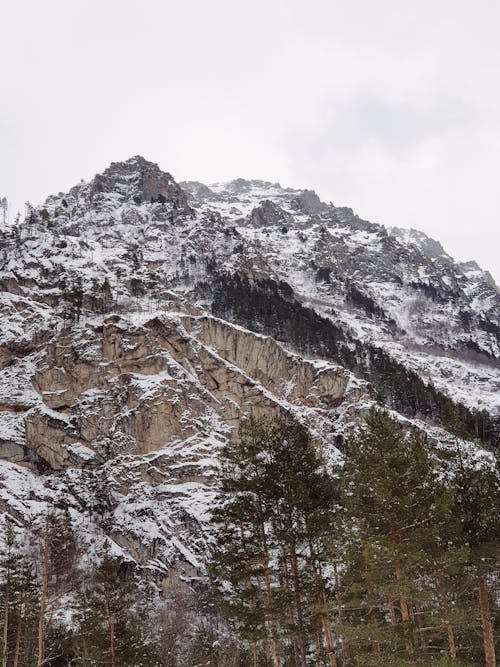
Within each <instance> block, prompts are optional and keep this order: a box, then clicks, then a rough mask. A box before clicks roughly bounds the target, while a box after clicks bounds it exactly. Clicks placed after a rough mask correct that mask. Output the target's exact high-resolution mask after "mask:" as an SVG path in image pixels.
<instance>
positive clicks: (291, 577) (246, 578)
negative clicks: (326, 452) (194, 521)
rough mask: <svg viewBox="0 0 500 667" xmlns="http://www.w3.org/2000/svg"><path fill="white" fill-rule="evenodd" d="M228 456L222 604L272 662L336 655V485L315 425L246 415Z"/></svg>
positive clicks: (330, 660) (219, 579) (220, 562)
mask: <svg viewBox="0 0 500 667" xmlns="http://www.w3.org/2000/svg"><path fill="white" fill-rule="evenodd" d="M222 461H223V464H222V468H221V487H222V493H221V497H220V505H219V508H218V510H217V511H216V512H214V523H215V525H216V527H217V528H218V529H219V531H220V532H219V533H218V538H217V543H216V548H215V551H214V555H213V559H212V573H213V574H214V575H215V580H216V585H217V586H218V587H219V588H220V590H221V592H222V593H223V595H224V597H225V599H226V601H228V600H229V601H230V603H231V604H230V611H229V613H228V612H227V609H226V614H227V615H228V617H229V618H230V619H231V620H232V621H233V623H234V624H235V627H236V629H237V630H238V631H239V632H240V635H241V636H242V637H243V638H245V639H252V640H253V641H254V643H255V642H256V641H257V639H260V638H262V648H263V652H264V655H265V656H266V657H267V658H268V659H269V658H272V661H273V664H274V665H281V664H290V665H295V666H296V667H303V666H305V665H306V662H307V660H308V657H307V656H308V655H311V656H312V655H314V656H315V660H316V663H315V664H318V665H323V664H325V661H326V664H328V665H330V666H333V665H335V664H336V657H335V652H334V645H333V638H332V634H331V629H330V614H329V605H328V590H327V583H326V576H325V572H324V564H325V558H326V556H325V554H326V546H325V545H326V543H327V541H328V539H329V538H330V536H331V528H332V525H333V524H332V521H331V517H330V512H331V508H332V504H333V497H334V488H333V482H332V479H331V477H330V476H329V474H328V473H327V472H326V470H325V466H324V463H323V462H322V461H321V459H320V458H319V457H318V455H317V454H316V452H315V449H314V446H313V444H312V441H311V437H310V434H309V433H308V431H307V429H306V428H305V427H304V426H302V425H301V424H300V423H299V422H297V421H296V420H295V419H294V418H292V417H291V416H290V415H284V416H282V417H279V418H276V419H274V420H266V419H254V418H250V419H248V420H247V421H246V422H245V423H244V424H243V425H242V427H241V429H240V433H239V439H238V440H237V441H236V442H233V443H230V444H229V445H228V447H227V448H226V450H225V451H224V453H223V455H222ZM238 613H243V614H244V620H243V621H242V619H241V618H238V616H237V614H238ZM242 629H244V632H242ZM254 648H255V647H254ZM257 660H258V657H257V651H256V650H254V664H258V662H257Z"/></svg>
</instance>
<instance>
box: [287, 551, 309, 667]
mask: <svg viewBox="0 0 500 667" xmlns="http://www.w3.org/2000/svg"><path fill="white" fill-rule="evenodd" d="M290 564H291V566H292V579H293V592H294V597H295V608H296V611H297V642H298V649H299V658H300V663H299V664H300V667H307V666H306V648H305V642H304V620H303V617H302V596H301V594H300V584H299V567H298V563H297V553H296V550H295V545H293V549H292V553H291V555H290Z"/></svg>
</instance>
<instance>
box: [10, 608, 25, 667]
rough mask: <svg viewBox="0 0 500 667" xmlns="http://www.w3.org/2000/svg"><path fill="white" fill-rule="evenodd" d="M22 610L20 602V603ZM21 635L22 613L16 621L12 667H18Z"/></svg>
mask: <svg viewBox="0 0 500 667" xmlns="http://www.w3.org/2000/svg"><path fill="white" fill-rule="evenodd" d="M21 609H22V602H21ZM22 634H23V615H22V612H21V611H20V612H19V618H18V620H17V630H16V648H15V649H14V659H13V661H12V667H18V665H19V656H20V654H21V637H22Z"/></svg>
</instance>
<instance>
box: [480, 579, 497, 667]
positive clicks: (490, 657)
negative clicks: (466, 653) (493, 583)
mask: <svg viewBox="0 0 500 667" xmlns="http://www.w3.org/2000/svg"><path fill="white" fill-rule="evenodd" d="M477 583H478V588H479V604H480V607H481V625H482V627H483V644H484V660H485V663H484V664H485V667H496V659H495V641H494V639H493V625H492V623H491V613H490V603H489V600H488V589H487V588H486V581H485V579H484V577H478V578H477Z"/></svg>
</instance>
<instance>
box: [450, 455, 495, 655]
mask: <svg viewBox="0 0 500 667" xmlns="http://www.w3.org/2000/svg"><path fill="white" fill-rule="evenodd" d="M471 459H472V460H471ZM455 462H456V475H455V478H454V480H453V490H454V493H455V504H454V510H455V514H456V516H457V518H458V520H459V521H460V523H461V526H462V538H463V543H464V545H465V546H466V547H467V548H468V552H469V559H468V563H467V564H468V566H469V569H470V571H471V572H472V574H473V576H474V577H475V579H476V585H477V592H478V603H479V611H480V616H481V627H482V635H483V647H484V660H485V665H486V667H494V666H495V665H496V657H495V656H496V648H495V641H494V634H493V625H494V623H493V619H492V615H493V614H495V615H496V620H497V622H498V621H499V620H500V619H499V615H498V607H497V605H496V600H498V584H499V579H498V562H499V545H500V520H499V517H500V482H499V479H500V477H499V474H498V473H499V470H498V459H497V460H496V466H495V465H493V464H492V462H491V461H489V460H484V459H483V460H482V461H478V460H474V459H473V457H471V456H470V455H469V456H468V454H467V450H466V449H465V447H464V446H460V445H457V447H456V456H455ZM489 587H491V588H492V589H493V591H494V594H493V596H490V594H489V591H488V588H489ZM490 597H491V600H490Z"/></svg>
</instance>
